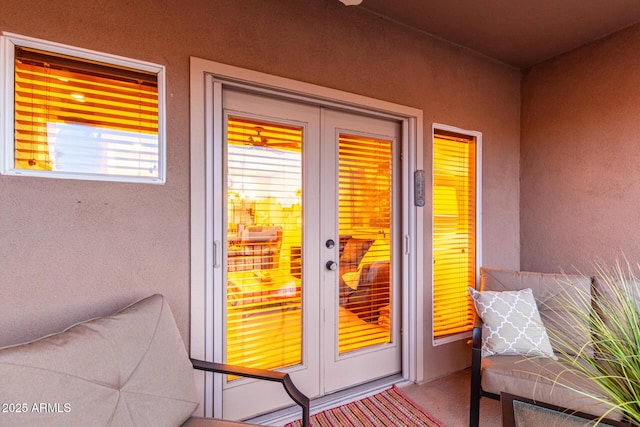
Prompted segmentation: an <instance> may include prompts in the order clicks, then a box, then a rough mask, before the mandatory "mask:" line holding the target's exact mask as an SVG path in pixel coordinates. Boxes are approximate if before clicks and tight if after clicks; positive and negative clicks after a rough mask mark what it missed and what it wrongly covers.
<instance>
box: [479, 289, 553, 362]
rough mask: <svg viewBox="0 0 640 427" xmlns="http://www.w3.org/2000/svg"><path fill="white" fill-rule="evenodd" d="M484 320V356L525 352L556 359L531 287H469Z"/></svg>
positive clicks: (521, 353) (530, 354)
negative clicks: (492, 289) (509, 289)
mask: <svg viewBox="0 0 640 427" xmlns="http://www.w3.org/2000/svg"><path fill="white" fill-rule="evenodd" d="M469 294H471V298H472V299H473V303H474V305H475V308H476V312H477V313H478V316H480V318H481V319H482V322H483V324H484V325H483V330H482V356H483V357H486V356H493V355H497V354H501V355H526V356H545V357H550V358H553V359H556V357H555V355H554V354H553V349H552V348H551V342H550V341H549V336H548V335H547V330H546V329H545V327H544V325H543V324H542V320H541V319H540V314H539V313H538V306H537V305H536V301H535V299H534V298H533V293H532V292H531V289H529V288H527V289H522V290H520V291H502V292H496V291H483V292H480V291H477V290H475V289H474V288H472V287H469Z"/></svg>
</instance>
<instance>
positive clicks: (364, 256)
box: [338, 133, 393, 354]
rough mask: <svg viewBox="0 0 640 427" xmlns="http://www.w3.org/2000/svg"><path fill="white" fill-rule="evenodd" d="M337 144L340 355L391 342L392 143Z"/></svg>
mask: <svg viewBox="0 0 640 427" xmlns="http://www.w3.org/2000/svg"><path fill="white" fill-rule="evenodd" d="M338 145H339V147H338V151H339V178H338V192H339V203H338V204H339V206H338V217H339V221H338V222H339V231H340V242H341V245H340V279H339V280H340V306H341V307H340V316H339V334H338V335H339V338H338V340H339V345H338V347H339V353H340V354H343V353H346V352H349V351H353V350H358V349H361V348H364V347H368V346H375V345H378V344H384V343H388V342H390V339H391V320H390V319H391V316H390V314H391V313H390V309H391V289H392V286H391V278H392V277H393V276H392V274H391V244H390V242H391V240H392V237H391V206H392V200H391V199H392V187H391V182H392V179H391V166H392V151H391V149H392V144H391V141H389V140H383V139H374V138H368V137H363V136H356V135H349V134H343V133H340V134H339V137H338ZM362 321H364V323H363V322H362ZM363 326H364V327H363ZM366 326H376V327H375V328H374V327H366Z"/></svg>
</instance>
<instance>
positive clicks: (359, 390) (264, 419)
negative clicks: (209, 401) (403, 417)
mask: <svg viewBox="0 0 640 427" xmlns="http://www.w3.org/2000/svg"><path fill="white" fill-rule="evenodd" d="M405 383H408V381H407V380H406V379H404V378H402V375H400V374H396V375H391V376H388V377H384V378H380V379H377V380H374V381H371V382H367V383H364V384H360V385H357V386H354V387H351V388H348V389H345V390H340V391H336V392H335V393H331V394H328V395H326V396H322V397H318V398H315V399H313V400H312V401H311V414H312V415H313V414H317V413H318V412H322V411H324V410H326V409H331V408H335V407H336V406H340V405H344V404H346V403H349V402H354V401H356V400H360V399H364V398H365V397H369V396H372V395H374V394H376V393H379V392H381V391H384V390H386V389H388V388H389V387H391V386H393V385H400V384H405ZM299 418H300V407H299V406H297V405H295V406H290V407H287V408H283V409H279V410H277V411H274V412H270V413H268V414H264V415H260V416H257V417H254V418H251V419H248V420H245V422H248V423H253V424H259V425H263V426H282V425H285V424H287V423H290V422H292V421H295V420H297V419H299Z"/></svg>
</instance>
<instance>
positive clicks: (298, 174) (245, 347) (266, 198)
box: [226, 117, 303, 369]
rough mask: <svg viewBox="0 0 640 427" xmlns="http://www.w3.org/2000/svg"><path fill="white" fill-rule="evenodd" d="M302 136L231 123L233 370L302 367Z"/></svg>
mask: <svg viewBox="0 0 640 427" xmlns="http://www.w3.org/2000/svg"><path fill="white" fill-rule="evenodd" d="M302 139H303V129H302V128H299V127H294V126H287V125H283V124H274V123H268V122H265V121H261V120H253V119H246V118H239V117H229V118H228V121H227V181H228V182H227V224H228V226H227V335H226V340H227V342H226V360H227V362H228V363H231V364H237V365H243V366H248V367H254V368H265V369H279V368H283V367H287V366H292V365H297V364H300V363H302V346H301V343H302V301H301V271H302V270H301V268H302V258H301V241H302V211H301V203H302Z"/></svg>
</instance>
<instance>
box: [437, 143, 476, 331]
mask: <svg viewBox="0 0 640 427" xmlns="http://www.w3.org/2000/svg"><path fill="white" fill-rule="evenodd" d="M476 149H477V146H476V139H475V138H474V137H470V136H468V135H462V134H456V133H452V132H446V131H442V130H436V133H435V135H434V141H433V330H434V332H433V334H434V338H440V337H445V336H449V335H454V334H457V333H461V332H466V331H469V330H471V329H472V327H473V321H474V308H473V304H472V302H471V299H470V297H469V294H468V290H467V288H468V287H469V286H475V280H476Z"/></svg>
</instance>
